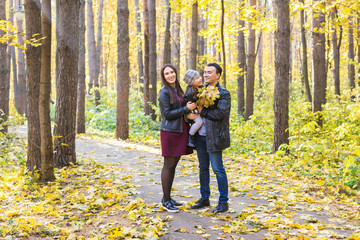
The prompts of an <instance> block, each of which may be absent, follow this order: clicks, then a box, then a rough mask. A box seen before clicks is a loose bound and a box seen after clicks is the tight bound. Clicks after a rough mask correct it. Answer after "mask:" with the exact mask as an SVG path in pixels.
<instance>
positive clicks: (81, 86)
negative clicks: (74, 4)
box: [76, 0, 86, 133]
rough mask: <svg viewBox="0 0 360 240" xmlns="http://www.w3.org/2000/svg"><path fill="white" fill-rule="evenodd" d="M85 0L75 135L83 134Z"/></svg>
mask: <svg viewBox="0 0 360 240" xmlns="http://www.w3.org/2000/svg"><path fill="white" fill-rule="evenodd" d="M85 28H86V27H85V0H80V9H79V66H78V71H79V75H78V90H77V118H76V119H77V133H85V131H86V128H85V94H86V86H85V85H86V84H85V79H86V76H85V31H86V30H85Z"/></svg>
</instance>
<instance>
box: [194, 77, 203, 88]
mask: <svg viewBox="0 0 360 240" xmlns="http://www.w3.org/2000/svg"><path fill="white" fill-rule="evenodd" d="M201 85H202V78H201V76H200V75H199V76H198V77H197V78H196V79H195V80H194V82H193V86H194V87H200V86H201Z"/></svg>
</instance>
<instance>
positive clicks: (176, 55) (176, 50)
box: [171, 13, 181, 73]
mask: <svg viewBox="0 0 360 240" xmlns="http://www.w3.org/2000/svg"><path fill="white" fill-rule="evenodd" d="M180 24H181V13H175V21H174V33H173V34H172V36H173V46H172V48H171V49H172V50H173V61H172V62H173V63H174V66H175V67H176V69H177V71H178V73H179V72H180V46H181V44H180Z"/></svg>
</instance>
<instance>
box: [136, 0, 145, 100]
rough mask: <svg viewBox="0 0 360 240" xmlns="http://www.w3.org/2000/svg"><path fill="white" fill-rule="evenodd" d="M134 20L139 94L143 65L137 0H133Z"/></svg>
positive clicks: (141, 85) (142, 84) (141, 87)
mask: <svg viewBox="0 0 360 240" xmlns="http://www.w3.org/2000/svg"><path fill="white" fill-rule="evenodd" d="M135 11H136V14H135V18H136V32H137V42H138V43H139V44H138V47H137V52H138V55H137V63H138V75H139V76H138V77H139V85H140V92H142V93H143V92H144V64H143V51H142V41H141V22H140V12H139V0H135Z"/></svg>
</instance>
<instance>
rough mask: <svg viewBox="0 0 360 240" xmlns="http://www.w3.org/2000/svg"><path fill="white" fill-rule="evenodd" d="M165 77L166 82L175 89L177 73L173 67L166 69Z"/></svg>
mask: <svg viewBox="0 0 360 240" xmlns="http://www.w3.org/2000/svg"><path fill="white" fill-rule="evenodd" d="M164 77H165V80H166V81H167V82H168V83H169V84H170V85H171V86H172V87H175V82H176V73H175V71H174V69H172V68H171V67H166V68H165V69H164Z"/></svg>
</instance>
